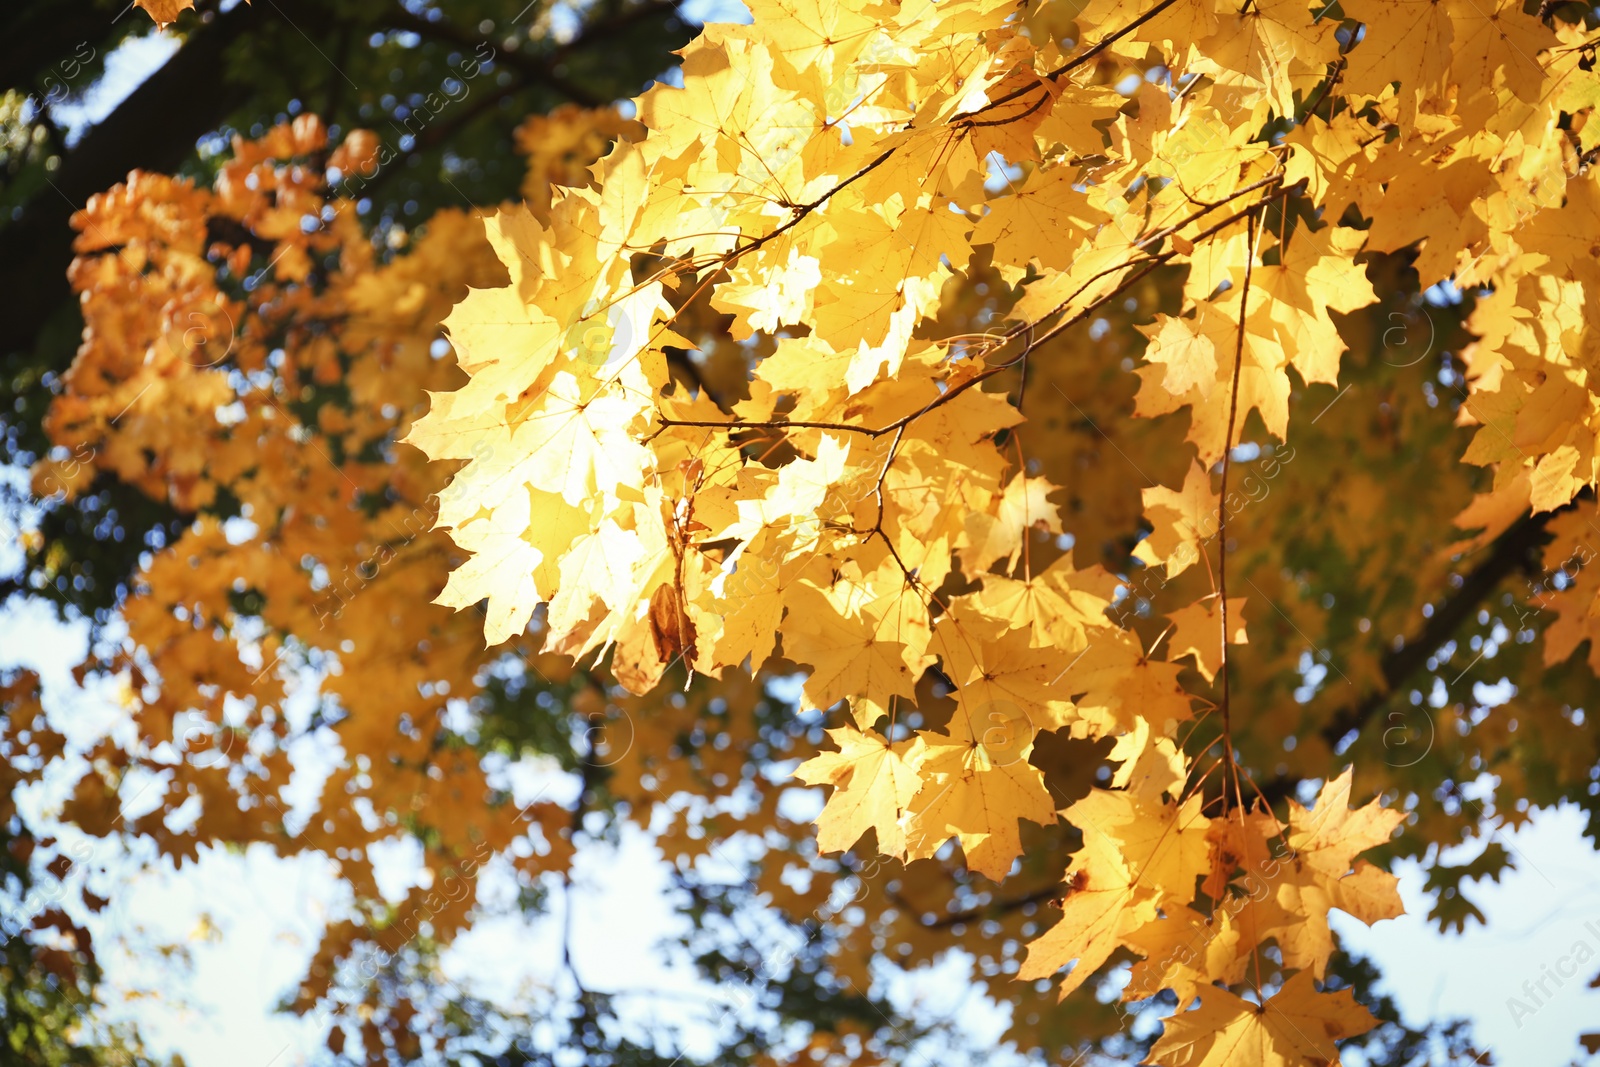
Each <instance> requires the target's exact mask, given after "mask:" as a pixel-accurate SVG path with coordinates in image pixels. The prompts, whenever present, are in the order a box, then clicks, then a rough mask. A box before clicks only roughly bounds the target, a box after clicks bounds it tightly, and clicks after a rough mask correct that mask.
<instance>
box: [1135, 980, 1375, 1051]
mask: <svg viewBox="0 0 1600 1067" xmlns="http://www.w3.org/2000/svg"><path fill="white" fill-rule="evenodd" d="M1377 1024H1378V1020H1377V1019H1375V1018H1373V1016H1372V1013H1371V1012H1369V1011H1367V1009H1366V1008H1364V1007H1362V1006H1361V1005H1360V1004H1357V1003H1356V999H1355V994H1354V993H1353V992H1351V991H1350V990H1348V989H1342V990H1340V991H1339V992H1337V993H1319V992H1317V990H1316V987H1315V986H1314V985H1313V984H1312V981H1311V975H1310V973H1309V972H1307V971H1301V972H1300V973H1298V974H1296V975H1295V976H1294V977H1292V978H1290V979H1289V980H1288V981H1287V982H1285V983H1284V984H1283V988H1282V989H1280V990H1278V992H1277V993H1275V994H1274V995H1273V996H1271V997H1270V998H1268V1000H1267V1002H1266V1004H1264V1005H1256V1004H1252V1003H1250V1002H1249V1001H1247V1000H1243V999H1241V998H1239V997H1236V996H1234V995H1233V994H1232V993H1229V992H1228V991H1227V990H1225V989H1218V988H1215V987H1207V988H1206V989H1204V990H1202V991H1201V993H1200V1005H1199V1007H1197V1008H1194V1009H1193V1010H1190V1011H1186V1012H1180V1013H1179V1014H1177V1015H1174V1016H1172V1017H1171V1018H1169V1019H1167V1021H1166V1024H1165V1030H1164V1031H1163V1032H1162V1035H1161V1039H1160V1040H1159V1041H1157V1042H1156V1043H1155V1045H1154V1046H1153V1047H1152V1048H1151V1049H1150V1059H1149V1061H1148V1062H1150V1063H1152V1064H1160V1065H1161V1067H1299V1065H1301V1064H1311V1063H1315V1064H1330V1065H1331V1064H1337V1063H1338V1062H1339V1051H1338V1044H1337V1043H1338V1042H1339V1041H1342V1040H1344V1039H1345V1038H1349V1037H1359V1036H1360V1035H1362V1034H1364V1033H1366V1032H1367V1031H1368V1030H1371V1029H1372V1028H1373V1027H1374V1026H1376V1025H1377Z"/></svg>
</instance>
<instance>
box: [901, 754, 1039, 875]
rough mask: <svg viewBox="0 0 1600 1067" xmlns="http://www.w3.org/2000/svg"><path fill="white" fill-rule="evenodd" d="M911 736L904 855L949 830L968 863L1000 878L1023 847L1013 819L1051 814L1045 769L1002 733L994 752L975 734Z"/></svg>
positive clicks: (917, 852)
mask: <svg viewBox="0 0 1600 1067" xmlns="http://www.w3.org/2000/svg"><path fill="white" fill-rule="evenodd" d="M918 736H919V738H920V740H921V741H922V745H921V746H920V747H919V748H917V749H914V750H913V751H912V752H911V753H910V754H909V755H908V757H907V758H908V759H909V760H910V761H911V762H912V765H913V766H914V767H915V769H916V773H917V774H918V775H920V776H921V778H922V780H923V786H922V789H921V791H920V792H919V793H918V794H917V795H916V797H915V798H914V799H913V800H912V804H911V811H912V822H911V827H910V830H909V832H908V833H907V849H906V854H907V856H908V857H909V858H911V859H919V858H922V857H926V856H931V855H933V853H934V852H935V851H937V850H938V848H939V846H940V845H942V844H944V843H945V842H946V841H948V840H949V839H950V837H951V836H952V835H953V836H955V837H956V838H957V839H959V840H960V842H961V849H962V852H964V853H965V854H966V857H967V866H968V867H970V868H971V869H972V870H974V871H977V872H978V873H980V874H983V875H986V876H987V877H989V878H991V879H993V880H994V881H997V882H998V881H1000V880H1001V879H1003V878H1005V876H1006V875H1007V874H1008V873H1009V872H1010V870H1011V864H1012V862H1013V861H1014V860H1015V859H1016V858H1017V856H1018V855H1020V854H1021V852H1022V838H1021V836H1020V835H1019V833H1018V830H1017V820H1018V819H1028V820H1031V821H1032V822H1036V823H1050V822H1054V821H1055V811H1054V809H1053V807H1052V806H1051V803H1050V793H1049V791H1048V790H1046V789H1045V787H1044V777H1043V776H1042V775H1041V774H1040V773H1039V771H1038V769H1037V768H1035V767H1034V766H1033V765H1031V764H1030V763H1029V762H1028V754H1029V753H1030V752H1031V751H1032V748H1033V746H1032V745H1031V744H1027V745H1022V746H1018V744H1017V743H1016V740H1015V738H1014V737H1013V736H1012V735H1010V734H1009V733H1008V734H1007V735H1006V738H1005V741H1004V743H1003V745H1002V748H1001V750H1000V753H999V758H996V756H995V755H994V754H991V753H990V752H989V750H988V749H987V748H986V747H985V746H984V744H983V743H982V742H981V741H967V740H962V739H959V738H951V737H944V736H941V735H939V734H935V733H931V732H924V733H921V734H919V735H918Z"/></svg>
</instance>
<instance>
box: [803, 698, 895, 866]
mask: <svg viewBox="0 0 1600 1067" xmlns="http://www.w3.org/2000/svg"><path fill="white" fill-rule="evenodd" d="M828 736H829V737H830V738H832V739H833V743H834V744H836V745H838V746H839V751H838V752H824V753H822V754H821V755H817V756H813V757H812V758H811V759H809V760H807V761H806V762H805V763H802V764H801V765H800V766H799V767H797V768H796V769H795V772H794V774H795V777H796V778H798V779H800V780H801V781H802V782H806V783H808V784H810V785H821V784H823V783H827V784H829V785H832V786H833V787H834V791H833V795H832V796H830V797H829V798H828V803H827V806H826V807H824V808H823V810H822V814H821V815H820V816H819V817H818V818H817V847H818V848H820V849H821V850H822V851H824V852H840V851H843V850H845V849H848V848H850V847H851V846H852V845H854V844H855V843H856V842H857V841H858V840H860V838H861V835H862V834H864V833H866V832H867V830H868V829H873V830H876V831H877V833H878V850H879V851H880V852H882V853H884V854H885V855H890V856H893V855H899V854H901V853H903V852H904V851H905V830H904V828H903V827H902V825H901V818H902V816H904V815H905V813H906V811H907V810H908V806H909V802H910V800H911V798H912V797H913V796H915V795H916V793H917V790H918V789H919V788H920V787H921V785H922V780H921V778H920V777H919V776H918V774H917V772H916V771H915V770H913V769H912V767H911V765H910V763H908V762H907V761H906V753H907V750H908V749H909V747H910V746H911V744H913V742H910V741H902V742H899V743H898V744H890V743H889V742H888V740H886V739H885V738H884V737H883V736H881V735H879V734H876V733H873V732H871V731H869V732H867V733H861V732H859V731H857V730H853V729H851V728H850V727H848V726H844V727H840V728H839V729H836V730H829V731H828Z"/></svg>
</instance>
